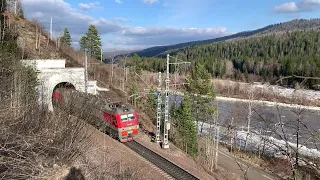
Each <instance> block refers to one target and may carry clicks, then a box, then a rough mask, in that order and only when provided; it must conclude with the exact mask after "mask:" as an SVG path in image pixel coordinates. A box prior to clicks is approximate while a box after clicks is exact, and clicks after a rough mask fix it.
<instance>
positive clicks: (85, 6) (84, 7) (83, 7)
mask: <svg viewBox="0 0 320 180" xmlns="http://www.w3.org/2000/svg"><path fill="white" fill-rule="evenodd" d="M98 5H100V2H92V3H87V4H85V3H79V7H80V9H81V10H83V11H90V10H92V9H93V8H95V7H97V6H98Z"/></svg>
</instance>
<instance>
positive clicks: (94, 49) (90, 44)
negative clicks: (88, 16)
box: [80, 25, 102, 59]
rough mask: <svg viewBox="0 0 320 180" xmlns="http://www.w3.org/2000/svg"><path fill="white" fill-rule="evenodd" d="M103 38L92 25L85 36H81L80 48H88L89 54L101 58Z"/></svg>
mask: <svg viewBox="0 0 320 180" xmlns="http://www.w3.org/2000/svg"><path fill="white" fill-rule="evenodd" d="M101 46H102V44H101V38H100V36H99V34H98V30H97V28H96V27H95V26H94V25H90V26H89V29H88V32H87V33H86V35H85V36H82V37H81V38H80V50H81V51H83V50H86V51H87V53H88V55H89V56H92V57H96V58H97V59H100V58H101Z"/></svg>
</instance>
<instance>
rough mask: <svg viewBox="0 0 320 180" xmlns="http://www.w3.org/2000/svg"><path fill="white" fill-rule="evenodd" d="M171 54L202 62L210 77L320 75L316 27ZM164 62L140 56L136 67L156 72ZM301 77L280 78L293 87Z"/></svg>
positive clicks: (310, 84)
mask: <svg viewBox="0 0 320 180" xmlns="http://www.w3.org/2000/svg"><path fill="white" fill-rule="evenodd" d="M171 55H175V56H177V57H179V58H180V59H183V60H187V61H193V62H196V63H201V64H204V65H205V67H206V68H207V69H208V71H209V72H210V73H211V74H212V77H219V78H230V79H233V80H241V81H251V82H252V81H268V82H271V83H275V82H276V81H277V80H279V78H280V77H281V76H292V75H295V76H304V77H320V70H319V69H320V58H319V55H320V31H318V30H309V31H294V32H286V33H284V34H282V35H281V36H280V35H268V36H261V37H254V38H248V39H240V40H235V41H229V42H221V43H217V44H208V45H200V46H195V47H188V48H186V49H184V50H181V51H176V52H174V53H172V54H171ZM136 58H137V56H135V58H134V59H136ZM164 65H165V61H164V60H161V59H157V58H142V60H141V65H140V67H141V68H143V69H146V70H151V71H155V72H157V71H163V69H164V68H165V67H164ZM302 81H303V79H299V78H288V79H284V80H283V81H282V85H285V86H287V85H288V86H291V87H293V86H294V85H297V83H301V82H302ZM318 84H320V81H319V80H315V79H308V80H306V81H304V83H303V84H302V85H304V86H305V87H306V88H311V89H315V88H316V85H318Z"/></svg>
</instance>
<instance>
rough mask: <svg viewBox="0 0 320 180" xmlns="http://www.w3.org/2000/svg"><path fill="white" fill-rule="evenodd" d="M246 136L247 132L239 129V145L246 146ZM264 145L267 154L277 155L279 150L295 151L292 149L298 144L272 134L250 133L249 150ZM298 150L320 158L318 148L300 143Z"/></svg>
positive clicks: (302, 153) (306, 154) (255, 149)
mask: <svg viewBox="0 0 320 180" xmlns="http://www.w3.org/2000/svg"><path fill="white" fill-rule="evenodd" d="M246 137H247V132H245V131H237V135H236V143H237V146H240V147H242V148H244V147H243V146H244V142H245V140H246ZM263 147H264V151H265V152H266V153H267V154H271V155H276V154H277V153H278V152H281V151H282V152H284V151H288V152H290V151H291V152H293V151H292V149H296V147H297V144H294V143H291V142H286V141H284V140H279V139H276V138H273V137H270V136H266V137H263V136H261V135H258V134H252V133H250V134H249V135H248V145H247V149H248V150H251V151H258V150H260V151H262V149H263ZM287 147H289V148H287ZM298 152H299V154H301V155H303V156H308V157H315V158H320V151H318V150H317V149H309V148H307V147H306V146H303V145H299V149H298Z"/></svg>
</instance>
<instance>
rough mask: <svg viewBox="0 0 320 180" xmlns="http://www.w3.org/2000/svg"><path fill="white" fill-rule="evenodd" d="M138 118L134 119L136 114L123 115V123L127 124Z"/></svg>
mask: <svg viewBox="0 0 320 180" xmlns="http://www.w3.org/2000/svg"><path fill="white" fill-rule="evenodd" d="M135 119H136V118H135V117H134V114H125V115H121V121H122V122H127V121H134V120H135Z"/></svg>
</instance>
